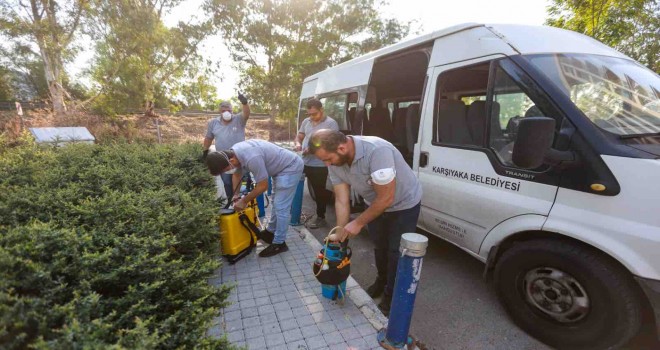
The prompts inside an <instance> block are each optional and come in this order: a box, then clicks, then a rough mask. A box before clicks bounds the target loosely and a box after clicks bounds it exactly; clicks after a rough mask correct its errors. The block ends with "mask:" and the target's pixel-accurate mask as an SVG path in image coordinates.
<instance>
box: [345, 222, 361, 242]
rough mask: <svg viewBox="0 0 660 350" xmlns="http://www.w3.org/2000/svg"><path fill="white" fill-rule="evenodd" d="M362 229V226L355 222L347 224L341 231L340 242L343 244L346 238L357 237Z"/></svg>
mask: <svg viewBox="0 0 660 350" xmlns="http://www.w3.org/2000/svg"><path fill="white" fill-rule="evenodd" d="M362 227H363V225H360V224H359V223H358V222H357V220H353V221H351V222H349V223H348V224H347V225H346V226H344V229H343V230H342V233H341V237H340V238H341V240H340V242H343V241H344V240H345V239H347V238H349V239H350V238H354V237H355V236H357V235H358V234H359V233H360V231H362Z"/></svg>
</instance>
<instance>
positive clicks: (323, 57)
mask: <svg viewBox="0 0 660 350" xmlns="http://www.w3.org/2000/svg"><path fill="white" fill-rule="evenodd" d="M379 5H380V2H377V1H374V0H329V1H322V0H267V1H261V0H207V2H206V4H205V7H206V11H207V12H210V13H213V15H214V23H215V25H216V26H217V27H218V28H219V29H220V32H221V33H222V34H223V36H224V37H225V44H226V45H227V47H228V48H229V53H227V54H228V55H229V54H230V55H231V56H232V58H233V59H234V61H235V62H238V63H237V68H238V69H239V70H240V86H241V87H242V88H243V89H244V90H245V92H247V94H248V95H249V96H250V97H251V99H252V100H253V101H261V103H262V104H261V105H256V106H255V107H256V108H255V109H256V110H264V111H268V112H269V113H270V115H271V120H272V121H274V120H275V118H276V117H277V116H284V117H285V118H293V117H294V116H295V115H296V112H297V110H298V103H297V101H298V96H299V93H300V86H301V85H302V81H303V79H304V77H306V76H308V75H311V74H313V73H316V72H319V71H321V70H323V69H325V68H327V67H328V66H331V65H334V64H337V63H340V62H343V61H346V60H348V59H350V58H352V57H355V56H356V55H358V54H361V53H364V52H367V51H372V50H374V49H377V48H380V47H382V46H383V45H387V44H391V43H393V42H395V41H397V40H400V39H401V38H402V37H404V36H406V35H407V34H408V32H409V29H410V24H409V23H400V22H398V21H397V20H395V19H388V20H383V19H381V18H380V17H379V16H378V10H377V8H378V6H379ZM361 38H363V39H361Z"/></svg>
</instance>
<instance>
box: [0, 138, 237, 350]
mask: <svg viewBox="0 0 660 350" xmlns="http://www.w3.org/2000/svg"><path fill="white" fill-rule="evenodd" d="M0 152H3V151H0ZM200 153H201V147H199V146H198V145H197V146H196V145H184V146H150V147H145V146H141V145H111V146H93V145H72V146H68V147H65V148H61V149H49V148H40V147H36V146H34V145H25V146H22V147H18V148H15V149H12V151H11V152H7V151H4V153H0V193H2V196H0V347H7V348H9V349H23V348H28V347H33V348H41V349H46V348H48V349H52V348H66V349H75V348H94V349H95V348H99V349H101V348H103V349H105V348H116V349H121V348H126V349H134V348H140V349H171V348H223V347H227V346H228V345H227V343H226V341H224V340H222V339H210V338H207V337H205V332H206V330H207V329H208V328H209V327H210V326H211V322H212V320H213V318H214V317H215V316H216V315H217V314H218V311H219V309H220V308H222V307H223V306H225V299H226V298H227V296H228V293H229V288H227V287H214V286H211V285H210V284H208V283H207V280H208V279H209V278H210V277H212V275H213V273H214V271H216V270H217V268H218V267H219V259H218V258H219V240H218V234H217V232H218V231H217V227H216V222H215V220H214V217H215V213H217V209H218V208H217V205H215V201H214V193H215V190H214V185H213V181H212V179H211V177H210V176H209V175H208V172H207V170H206V169H205V167H204V166H203V164H202V163H201V162H200V161H199V160H198V159H197V155H198V154H200Z"/></svg>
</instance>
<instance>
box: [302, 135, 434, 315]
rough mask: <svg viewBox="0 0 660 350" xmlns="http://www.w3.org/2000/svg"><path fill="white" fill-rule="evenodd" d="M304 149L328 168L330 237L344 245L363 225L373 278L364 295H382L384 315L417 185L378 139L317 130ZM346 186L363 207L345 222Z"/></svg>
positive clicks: (412, 220) (413, 221) (415, 206)
mask: <svg viewBox="0 0 660 350" xmlns="http://www.w3.org/2000/svg"><path fill="white" fill-rule="evenodd" d="M309 145H310V146H309V151H310V152H311V153H313V154H314V155H316V156H317V157H318V158H319V159H320V160H322V161H323V162H324V163H325V164H327V165H328V170H329V176H330V181H331V182H332V185H333V186H334V192H335V211H336V213H337V226H340V227H342V228H343V229H342V230H339V233H338V234H336V236H335V237H331V239H332V240H334V241H344V240H346V239H347V238H351V237H354V236H356V235H357V234H359V233H360V231H361V230H362V228H363V227H364V226H367V227H368V230H369V235H370V236H371V238H372V240H373V242H374V245H375V248H374V255H375V258H376V269H377V271H378V275H377V277H376V281H375V282H374V283H373V284H372V285H371V286H370V287H369V288H367V293H369V295H370V296H371V297H372V298H376V297H378V296H379V295H380V294H382V293H384V294H383V299H382V300H381V302H380V303H379V304H378V307H379V308H380V309H381V310H382V311H383V313H384V314H385V315H388V314H389V310H390V304H391V302H392V293H393V290H394V281H395V278H396V270H397V264H398V262H399V255H400V253H399V243H400V241H401V235H402V234H404V233H406V232H415V229H416V228H417V219H418V218H419V211H420V203H421V200H422V187H421V185H420V183H419V181H418V180H417V177H416V176H415V173H414V172H413V171H412V169H411V168H410V167H409V166H408V164H407V163H406V161H405V160H404V159H403V156H402V155H401V153H399V151H398V150H397V149H396V148H395V147H394V146H393V145H392V144H391V143H389V142H387V141H385V140H383V139H381V138H379V137H374V136H346V135H344V134H343V133H341V132H339V131H335V130H327V129H322V130H318V131H316V132H315V133H314V134H313V135H312V137H311V140H310V142H309ZM351 188H353V189H354V190H355V191H356V192H357V193H358V194H360V195H361V196H362V197H363V198H364V200H365V202H367V204H368V205H369V207H368V208H367V210H365V211H364V212H363V213H362V214H360V215H359V216H358V217H357V218H355V219H354V220H352V221H349V220H350V190H351Z"/></svg>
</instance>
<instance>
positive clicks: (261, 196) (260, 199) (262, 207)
mask: <svg viewBox="0 0 660 350" xmlns="http://www.w3.org/2000/svg"><path fill="white" fill-rule="evenodd" d="M257 207H258V208H259V217H260V218H263V217H264V216H266V203H265V201H264V194H263V192H262V193H260V194H259V195H258V196H257Z"/></svg>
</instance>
